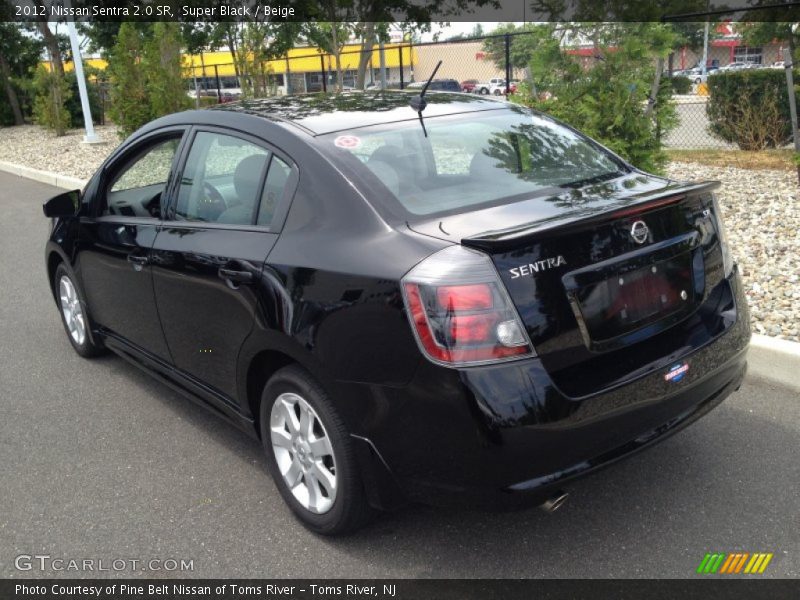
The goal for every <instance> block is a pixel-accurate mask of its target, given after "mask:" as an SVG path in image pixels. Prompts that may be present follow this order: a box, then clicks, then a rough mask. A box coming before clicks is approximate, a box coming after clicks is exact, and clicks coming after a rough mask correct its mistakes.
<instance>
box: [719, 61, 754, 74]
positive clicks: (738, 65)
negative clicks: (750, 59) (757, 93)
mask: <svg viewBox="0 0 800 600" xmlns="http://www.w3.org/2000/svg"><path fill="white" fill-rule="evenodd" d="M749 64H750V63H744V62H732V63H730V64H728V65H725V66H724V67H720V68H719V70H720V71H723V72H727V71H740V70H742V69H749V68H750V66H749Z"/></svg>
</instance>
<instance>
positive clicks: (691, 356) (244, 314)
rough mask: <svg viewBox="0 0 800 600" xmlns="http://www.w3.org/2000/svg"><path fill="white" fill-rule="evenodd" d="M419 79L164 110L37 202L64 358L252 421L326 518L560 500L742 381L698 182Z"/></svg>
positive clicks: (275, 460) (318, 522) (339, 527)
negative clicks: (115, 359)
mask: <svg viewBox="0 0 800 600" xmlns="http://www.w3.org/2000/svg"><path fill="white" fill-rule="evenodd" d="M414 98H415V96H414V94H412V93H407V92H387V93H383V94H374V93H370V94H365V93H351V94H342V95H339V96H333V95H325V96H288V97H281V98H273V99H262V100H250V101H243V102H241V103H231V104H225V105H220V106H217V107H215V108H212V109H208V110H199V111H186V112H181V113H177V114H173V115H169V116H166V117H162V118H160V119H157V120H155V121H153V122H152V123H150V124H148V125H146V126H145V127H143V128H142V129H140V130H139V131H137V132H136V133H134V134H133V135H132V136H131V137H129V138H128V139H127V140H125V141H124V142H123V143H122V144H121V145H120V146H119V147H118V148H117V149H116V150H115V151H114V152H113V153H112V154H111V155H110V157H109V158H108V159H107V160H106V161H105V162H104V163H103V165H102V166H101V167H100V169H99V170H98V171H97V172H96V173H95V174H94V175H93V176H92V178H91V179H90V180H89V182H88V184H87V185H86V187H85V188H84V189H83V191H78V190H75V191H72V192H65V193H62V194H60V195H58V196H56V197H54V198H52V199H51V200H49V201H48V202H46V203H45V204H44V214H45V215H46V216H47V217H49V218H51V219H52V230H51V232H50V235H49V240H48V241H47V244H46V248H45V255H44V259H45V266H46V273H47V275H48V284H49V286H50V290H51V292H52V294H53V298H54V300H55V304H56V306H57V307H58V310H59V313H60V315H61V319H62V321H63V325H64V329H65V331H66V336H67V339H68V340H69V342H70V344H71V345H72V347H73V348H74V349H75V351H76V352H77V353H78V354H80V355H81V356H84V357H93V356H97V355H98V354H101V353H102V352H104V351H105V350H111V351H113V352H115V353H117V354H118V355H120V356H122V357H124V358H126V359H127V360H129V361H130V362H132V363H133V364H134V365H136V366H138V367H140V368H142V369H144V370H145V371H147V372H149V373H151V374H153V375H154V376H155V377H156V378H158V379H159V380H161V381H163V382H165V383H167V384H168V385H170V386H171V387H172V388H173V389H175V390H177V391H179V392H181V393H182V394H185V395H186V396H187V397H189V398H191V399H192V400H194V401H196V402H197V403H198V404H200V405H202V406H204V407H206V408H209V409H210V410H212V411H213V412H214V413H216V414H218V415H219V416H221V417H223V418H225V419H227V420H228V421H230V422H231V423H233V424H234V425H236V426H237V427H239V428H241V429H242V430H243V431H245V432H247V433H248V434H249V435H251V436H252V437H254V438H256V439H258V440H260V441H261V443H262V444H263V447H264V451H265V453H266V457H267V463H268V466H269V470H270V472H271V474H272V476H273V478H274V480H275V485H276V486H277V489H278V491H279V493H280V494H281V496H282V497H283V499H284V500H285V501H286V503H287V504H288V505H289V507H290V508H291V510H292V511H293V512H294V514H295V515H297V517H298V518H299V519H300V520H301V521H302V522H303V523H304V524H305V525H306V526H307V527H309V528H310V529H312V530H313V531H316V532H319V533H324V534H336V533H343V532H346V531H352V530H353V529H355V528H357V527H359V526H360V525H362V524H363V523H365V521H366V520H367V519H368V518H369V516H370V515H371V514H372V512H373V511H374V510H375V509H388V508H393V507H395V506H398V505H400V504H402V503H403V502H406V501H419V502H429V503H433V504H444V505H448V504H449V505H468V506H486V507H507V506H519V505H529V504H539V503H544V506H545V507H547V508H548V509H549V510H553V509H555V508H557V507H558V506H559V505H560V504H561V503H563V501H564V499H565V498H566V495H565V493H564V492H562V491H561V490H562V488H563V487H564V486H566V485H568V484H569V482H570V481H571V480H572V479H574V478H575V477H578V476H580V475H584V474H586V473H589V472H591V471H593V470H595V469H598V468H601V467H603V466H606V465H609V464H611V463H612V462H614V461H616V460H617V459H619V458H622V457H625V456H628V455H630V454H632V453H633V452H636V451H638V450H640V449H642V448H646V447H648V446H651V445H653V444H654V443H655V442H658V441H660V440H662V439H664V438H666V437H668V436H669V435H671V434H673V433H675V432H677V431H679V430H680V429H682V428H683V427H684V426H686V425H688V424H690V423H692V422H693V421H695V420H696V419H698V418H700V417H701V416H703V415H705V414H707V413H708V412H709V411H710V410H711V409H712V408H714V407H715V406H717V405H718V404H719V403H720V402H722V401H723V399H724V398H725V397H726V396H728V394H730V393H731V392H732V391H733V390H736V389H738V387H739V385H740V384H741V382H742V378H743V376H744V373H745V367H746V362H745V361H746V350H747V345H748V339H749V336H750V333H749V332H750V327H749V322H748V313H747V300H746V298H745V296H744V293H743V288H742V283H741V281H740V278H739V274H738V270H737V267H736V265H735V263H734V261H733V258H732V257H731V254H730V249H729V246H728V243H727V241H726V238H725V233H724V228H723V224H722V218H721V215H720V212H719V207H718V205H717V201H716V199H715V197H714V190H715V189H716V188H717V186H718V185H719V184H718V183H715V182H698V183H685V182H683V183H682V182H677V181H671V180H668V179H665V178H663V177H659V176H655V175H649V174H647V173H644V172H642V171H640V170H638V169H636V168H635V167H633V166H632V165H630V164H628V163H626V162H625V161H624V160H622V159H621V158H620V157H618V156H617V155H615V154H613V153H612V152H611V151H609V150H607V149H605V148H603V147H602V146H600V145H599V144H597V143H596V142H594V141H592V140H590V139H589V138H587V137H585V136H583V135H581V134H580V133H577V132H576V131H574V130H573V129H571V128H569V127H566V126H564V125H562V124H560V123H559V122H557V121H555V120H554V119H552V118H550V117H548V116H545V115H542V114H539V113H536V112H534V111H531V110H529V109H527V108H524V107H521V106H517V105H513V104H508V103H505V102H497V101H495V100H492V99H488V98H480V97H478V96H475V95H466V94H450V93H436V92H433V93H430V94H428V95H427V97H426V99H425V100H426V102H427V107H425V106H422V103H421V102H420V101H419V97H418V96H416V100H414V105H413V108H412V105H411V101H412V99H414ZM422 109H424V110H422ZM418 110H420V113H421V114H420V115H419V116H418V114H417V111H418ZM106 367H107V368H112V367H113V363H106ZM93 373H94V371H93ZM94 376H95V375H91V376H90V375H89V374H88V372H85V373H82V372H81V370H80V369H75V370H74V377H75V378H76V379H81V380H84V383H83V384H82V385H87V386H91V385H92V381H91V377H94ZM120 419H125V415H120ZM687 476H690V475H687ZM691 477H702V474H698V473H695V474H693V475H691ZM618 494H619V497H620V498H619V499H620V502H624V501H625V500H626V498H625V490H624V489H620V490H618ZM257 510H258V509H257Z"/></svg>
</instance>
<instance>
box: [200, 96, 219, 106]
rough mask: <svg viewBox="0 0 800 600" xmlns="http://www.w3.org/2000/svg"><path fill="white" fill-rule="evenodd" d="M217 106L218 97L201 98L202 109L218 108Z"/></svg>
mask: <svg viewBox="0 0 800 600" xmlns="http://www.w3.org/2000/svg"><path fill="white" fill-rule="evenodd" d="M217 104H219V99H218V98H217V97H216V96H200V108H207V107H209V106H216V105H217Z"/></svg>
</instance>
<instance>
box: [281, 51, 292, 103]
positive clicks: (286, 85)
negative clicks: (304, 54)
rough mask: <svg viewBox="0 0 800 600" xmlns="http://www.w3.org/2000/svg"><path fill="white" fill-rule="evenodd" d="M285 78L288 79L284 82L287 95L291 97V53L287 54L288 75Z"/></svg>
mask: <svg viewBox="0 0 800 600" xmlns="http://www.w3.org/2000/svg"><path fill="white" fill-rule="evenodd" d="M284 77H285V79H286V80H285V81H284V82H283V83H284V85H285V87H286V95H287V96H290V95H291V94H292V88H291V83H290V82H291V80H292V70H291V68H290V67H289V53H288V52H287V53H286V75H285V76H284Z"/></svg>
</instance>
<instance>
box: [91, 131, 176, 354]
mask: <svg viewBox="0 0 800 600" xmlns="http://www.w3.org/2000/svg"><path fill="white" fill-rule="evenodd" d="M183 133H184V130H183V129H175V130H169V131H164V132H160V133H158V134H155V135H153V136H149V137H148V138H147V139H146V140H143V141H142V142H141V143H138V144H136V145H135V146H134V147H133V148H132V149H131V150H129V151H127V152H125V153H124V154H123V155H121V156H120V157H119V158H118V159H116V160H114V161H113V162H112V163H111V164H109V165H108V166H107V168H106V169H105V171H104V173H103V176H102V181H101V183H100V186H99V188H98V191H97V194H96V197H95V198H94V201H93V207H92V216H89V217H86V218H83V219H81V224H80V227H81V233H80V240H81V243H80V248H79V251H78V269H79V273H80V277H81V280H82V282H83V288H84V291H85V293H86V300H87V303H88V305H89V310H90V312H91V315H92V318H93V320H94V322H95V324H96V325H98V326H100V327H101V328H102V329H103V330H105V332H106V333H108V334H111V335H114V336H117V337H119V338H124V340H125V341H127V342H129V343H131V344H133V345H135V346H137V347H138V348H139V349H144V350H146V351H148V352H150V353H151V354H154V355H155V356H157V357H159V358H161V359H162V360H165V361H169V360H170V356H169V351H168V349H167V345H166V342H165V340H164V334H163V332H162V330H161V323H160V322H159V318H158V312H157V310H156V304H155V297H154V293H153V279H152V272H151V267H150V264H149V252H150V248H151V247H152V245H153V241H154V240H155V238H156V234H157V232H158V229H159V226H160V224H161V213H162V201H164V198H162V196H163V194H164V193H165V191H166V189H167V184H168V181H169V178H170V173H171V171H172V167H173V164H174V163H175V162H176V160H175V159H176V155H177V149H178V146H179V144H180V142H181V138H182V136H183Z"/></svg>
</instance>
